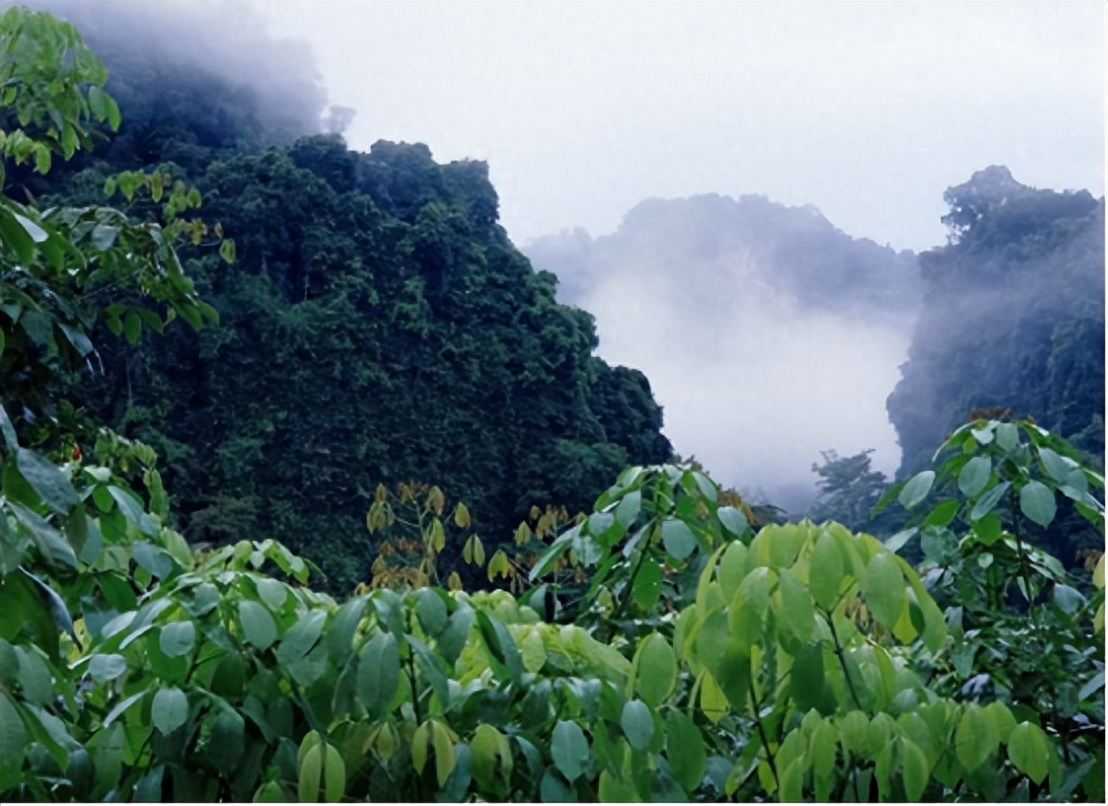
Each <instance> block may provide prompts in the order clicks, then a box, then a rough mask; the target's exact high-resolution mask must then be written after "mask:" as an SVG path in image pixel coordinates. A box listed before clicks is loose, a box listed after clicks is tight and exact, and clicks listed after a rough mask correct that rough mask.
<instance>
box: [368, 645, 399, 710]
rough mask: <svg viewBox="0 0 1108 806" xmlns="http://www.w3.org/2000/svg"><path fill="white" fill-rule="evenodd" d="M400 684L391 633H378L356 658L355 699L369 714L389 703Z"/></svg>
mask: <svg viewBox="0 0 1108 806" xmlns="http://www.w3.org/2000/svg"><path fill="white" fill-rule="evenodd" d="M399 684H400V650H399V648H398V647H397V644H396V638H394V637H393V635H392V633H387V632H378V633H377V634H376V635H374V636H373V638H371V639H370V640H369V641H368V642H366V645H365V646H364V647H362V651H361V654H360V655H359V657H358V697H359V698H360V699H361V701H362V705H364V706H365V708H366V710H367V711H369V712H370V713H371V714H380V713H381V712H383V711H384V710H385V708H387V707H388V705H389V703H390V702H392V698H393V697H394V696H395V695H396V687H397V686H398V685H399Z"/></svg>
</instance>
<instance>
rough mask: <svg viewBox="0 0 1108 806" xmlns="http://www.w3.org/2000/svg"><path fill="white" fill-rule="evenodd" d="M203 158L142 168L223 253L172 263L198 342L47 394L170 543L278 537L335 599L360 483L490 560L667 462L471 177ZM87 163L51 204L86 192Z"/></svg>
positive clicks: (152, 349)
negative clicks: (193, 215) (231, 260)
mask: <svg viewBox="0 0 1108 806" xmlns="http://www.w3.org/2000/svg"><path fill="white" fill-rule="evenodd" d="M135 81H136V79H135V78H134V77H133V76H132V77H131V78H130V83H128V84H127V86H129V87H131V89H132V91H133V92H137V90H135V87H136V86H137V84H135V83H134V82H135ZM147 91H148V92H150V93H153V92H154V91H155V88H154V87H150V88H149V89H148V90H147ZM133 92H132V94H133ZM199 92H200V88H199V87H197V88H196V93H197V98H199ZM174 97H175V98H176V97H177V96H176V95H175V96H174ZM196 104H197V106H198V107H199V106H202V102H201V101H200V100H197V101H196ZM123 111H124V113H125V115H126V114H127V113H128V108H127V107H126V106H125V105H124V107H123ZM165 114H168V112H165ZM189 121H190V118H189V117H187V116H184V117H181V118H180V119H175V120H173V121H172V122H170V121H167V120H161V122H160V124H159V125H160V126H161V127H162V128H167V129H169V130H170V131H175V127H177V128H181V129H186V128H187V127H188V126H189V125H191V124H190V122H189ZM174 136H176V135H174ZM182 136H183V135H182ZM202 142H205V141H204V140H203V139H202V138H201V139H200V140H198V141H197V143H202ZM197 147H199V146H197ZM221 148H223V146H220V147H219V148H216V146H214V145H213V146H212V150H211V151H210V153H209V154H208V157H207V158H205V159H203V160H199V159H197V160H192V161H190V162H189V163H188V164H187V165H184V164H175V163H169V162H167V163H162V162H156V163H155V164H156V165H158V166H160V170H165V171H168V172H170V173H173V175H174V176H178V177H183V178H187V179H188V180H190V181H193V182H195V183H196V185H197V187H198V188H199V189H200V190H202V191H203V193H204V197H205V206H204V211H205V215H206V216H207V219H206V220H207V221H208V224H209V226H210V227H214V223H212V222H214V221H215V220H218V221H220V222H221V224H222V227H223V229H224V230H225V231H226V232H227V233H233V234H234V236H235V242H236V253H237V260H236V264H235V267H234V268H233V269H230V268H228V267H226V266H223V265H221V264H220V263H219V261H218V260H216V259H214V257H213V256H212V255H210V254H206V253H204V252H199V253H198V252H196V251H194V250H191V249H190V250H185V251H183V252H182V254H183V255H185V263H186V265H187V266H188V271H189V274H190V276H191V277H192V278H193V279H194V280H195V282H196V285H197V288H198V289H199V290H200V291H201V293H202V294H203V296H204V298H205V299H206V300H207V302H208V303H210V304H211V305H212V307H213V309H214V310H215V311H217V312H218V314H219V316H220V325H219V327H213V328H209V329H207V330H206V331H205V332H204V333H202V334H201V336H200V339H199V340H197V339H194V338H192V337H191V334H190V335H185V334H182V333H170V334H167V336H166V338H163V339H158V340H145V341H143V342H141V343H140V344H139V345H138V350H133V349H130V348H126V349H125V348H124V347H123V346H122V345H120V349H118V350H111V349H104V350H102V353H101V355H102V364H103V373H102V374H100V375H98V377H94V378H91V379H89V378H86V377H82V378H80V379H79V380H78V383H77V384H76V385H75V386H74V387H73V390H72V393H71V395H72V397H73V398H74V400H75V401H76V402H78V403H79V404H81V405H83V406H84V407H86V408H87V409H88V410H89V412H90V413H91V415H92V416H93V417H95V418H97V419H98V420H101V421H104V422H107V423H110V424H111V425H112V426H113V427H114V428H116V429H117V430H118V431H119V432H120V433H123V434H126V435H127V436H129V437H132V438H136V439H140V440H142V441H143V442H146V443H148V444H150V445H151V446H153V447H155V448H156V449H157V450H158V452H159V454H160V455H162V456H163V461H164V472H165V474H166V480H167V483H168V484H169V486H171V487H172V489H173V490H174V492H175V496H176V498H175V504H176V506H175V513H176V516H177V517H178V518H180V521H179V522H178V524H177V525H178V526H179V528H180V529H181V531H182V532H183V533H186V534H188V535H189V536H190V537H194V538H196V539H201V540H204V541H208V542H217V543H218V542H220V541H224V540H226V539H228V538H227V537H226V535H228V533H229V530H228V528H227V526H228V524H233V525H234V526H235V527H236V528H237V530H238V531H237V532H236V533H235V535H234V536H235V537H236V538H250V539H256V540H262V539H265V538H266V537H270V536H272V537H277V538H280V539H282V540H283V541H285V542H286V543H287V544H288V545H289V546H290V547H292V548H293V549H295V550H297V551H301V552H303V553H304V554H305V555H306V556H310V557H313V558H314V559H315V560H316V561H317V562H318V563H319V564H320V565H321V566H322V567H323V568H324V570H325V572H326V573H327V576H328V580H327V583H326V584H327V587H328V589H329V590H331V591H333V592H339V591H347V590H350V589H351V588H352V587H353V586H354V585H355V584H356V583H357V582H359V581H361V580H362V579H363V576H364V562H365V559H366V557H367V556H369V557H372V556H373V555H374V553H375V550H376V545H375V543H374V542H373V540H372V538H370V537H369V536H367V535H366V533H365V532H364V530H363V529H362V528H361V522H362V520H363V516H364V513H365V510H366V509H367V508H368V507H369V505H370V503H371V501H372V497H373V490H375V489H376V488H377V486H378V485H379V484H384V485H385V486H386V487H389V488H394V487H395V486H396V485H397V484H399V483H402V482H406V481H409V480H411V479H426V480H433V481H434V482H435V483H437V484H438V485H440V487H441V488H442V489H445V490H449V491H451V493H452V494H454V495H457V496H458V497H459V498H460V499H461V500H464V501H466V503H467V504H468V505H469V506H470V508H471V511H472V516H473V520H474V523H475V525H476V527H477V528H478V529H479V531H480V533H481V534H482V535H484V536H485V537H486V539H488V540H490V547H494V551H495V547H500V546H508V545H510V535H511V534H512V530H513V528H514V527H515V525H516V524H517V523H518V522H519V520H520V519H521V518H523V517H525V515H526V514H527V512H528V511H529V510H530V508H531V507H532V506H533V505H538V506H540V507H543V506H546V505H547V504H553V505H562V506H566V507H567V508H568V509H569V510H570V511H571V512H577V511H581V510H588V509H589V508H590V507H591V504H592V500H593V498H594V497H595V493H596V490H598V489H601V488H602V487H603V486H604V485H605V484H606V483H607V481H608V480H609V479H610V478H612V476H614V475H615V474H616V473H618V471H619V470H620V469H621V468H622V467H623V466H624V465H626V464H627V463H646V462H658V461H665V460H666V459H667V458H668V457H669V451H670V447H669V443H668V441H667V440H666V439H665V437H664V436H662V434H661V426H662V416H661V409H660V408H659V407H658V406H657V404H656V403H655V402H654V401H653V399H652V397H651V394H650V387H649V384H648V383H647V381H646V379H645V377H644V376H643V375H642V373H640V372H637V371H633V370H628V369H624V368H615V369H613V368H611V367H608V366H607V365H606V364H605V363H604V362H603V361H601V360H600V359H599V358H597V357H596V356H595V355H594V354H593V351H594V349H595V347H596V343H597V340H596V335H595V326H594V323H593V320H592V318H591V317H590V316H589V315H588V314H586V313H584V312H583V311H579V310H575V309H570V308H567V307H565V306H562V305H559V304H557V303H556V302H555V300H554V280H553V278H552V277H551V276H550V275H542V274H536V273H535V272H534V271H533V270H532V269H531V267H530V265H529V264H528V263H527V261H526V259H524V258H523V257H522V255H520V254H519V253H518V252H517V251H516V250H515V248H514V247H513V246H512V245H511V243H510V242H509V241H508V239H507V236H506V234H505V233H504V231H503V229H502V228H500V227H499V226H498V225H497V223H496V216H497V199H496V194H495V191H494V190H493V188H492V186H491V184H490V183H489V181H488V175H487V167H486V166H485V165H484V164H483V163H472V162H458V163H451V164H448V165H439V164H437V163H435V162H434V160H433V159H432V157H431V153H430V151H429V150H428V149H427V148H426V146H420V145H410V146H409V145H402V144H391V143H384V142H382V143H377V144H375V145H374V147H373V148H372V149H371V151H370V153H368V154H357V153H354V152H352V151H350V150H348V149H347V148H346V146H345V143H343V141H342V139H341V138H340V137H338V136H337V135H323V136H316V137H308V138H303V139H301V140H299V141H297V142H296V143H294V144H293V145H292V146H291V147H288V148H274V149H271V150H269V151H266V152H264V153H248V152H236V153H230V152H226V151H224V150H220V149H221ZM108 157H109V158H108V159H107V160H105V161H103V162H98V163H93V164H90V165H89V166H88V167H87V168H86V169H85V170H84V171H83V172H80V173H78V174H76V175H75V176H74V177H73V181H72V182H70V183H67V184H66V185H64V186H58V187H55V188H54V192H55V194H56V195H55V196H53V197H52V198H57V199H65V198H68V197H70V196H71V195H72V194H78V193H83V192H85V190H87V189H88V188H95V189H99V187H100V186H101V185H102V184H103V181H104V176H103V175H104V174H105V173H106V172H109V171H111V170H114V169H115V168H116V167H117V163H116V162H115V155H114V152H109V154H108ZM216 157H219V159H216ZM154 158H155V157H152V158H151V159H154ZM166 158H167V154H165V153H163V152H160V151H159V152H157V154H156V159H158V160H162V159H166ZM128 159H129V160H131V158H130V157H129V158H128ZM131 162H133V160H131ZM128 164H130V162H128ZM98 368H99V367H98ZM490 553H491V552H490Z"/></svg>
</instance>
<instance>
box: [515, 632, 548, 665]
mask: <svg viewBox="0 0 1108 806" xmlns="http://www.w3.org/2000/svg"><path fill="white" fill-rule="evenodd" d="M519 655H520V657H521V658H522V659H523V668H524V669H526V670H527V671H529V672H538V671H540V670H541V669H542V667H543V666H545V665H546V646H545V645H544V644H543V640H542V634H541V633H540V632H538V630H535V629H532V630H530V631H528V633H527V635H526V636H524V638H523V640H522V641H520V644H519Z"/></svg>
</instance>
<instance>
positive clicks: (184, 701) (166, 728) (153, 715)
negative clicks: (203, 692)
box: [150, 688, 189, 734]
mask: <svg viewBox="0 0 1108 806" xmlns="http://www.w3.org/2000/svg"><path fill="white" fill-rule="evenodd" d="M188 715H189V701H188V697H187V696H185V692H183V691H181V689H179V688H162V689H158V693H157V694H155V695H154V702H153V703H152V704H151V706H150V720H151V722H153V723H154V727H155V728H157V729H158V730H160V731H161V732H162V733H163V734H164V733H172V732H173V731H175V730H177V728H179V727H181V726H182V725H184V724H185V722H186V721H187V720H188Z"/></svg>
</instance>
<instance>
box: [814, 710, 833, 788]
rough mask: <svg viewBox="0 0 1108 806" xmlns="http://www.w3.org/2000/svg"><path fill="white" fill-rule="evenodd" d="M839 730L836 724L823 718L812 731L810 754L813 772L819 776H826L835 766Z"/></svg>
mask: <svg viewBox="0 0 1108 806" xmlns="http://www.w3.org/2000/svg"><path fill="white" fill-rule="evenodd" d="M837 739H838V731H837V730H835V726H834V724H832V723H831V722H830V721H829V720H827V719H821V720H820V721H819V724H818V725H816V727H815V729H814V730H813V731H812V740H811V742H810V750H809V756H810V758H811V761H812V773H813V774H814V775H816V776H818V777H821V778H826V777H827V776H829V775H830V774H831V771H832V770H833V769H834V768H835V757H836V755H837V752H838V741H837Z"/></svg>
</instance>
